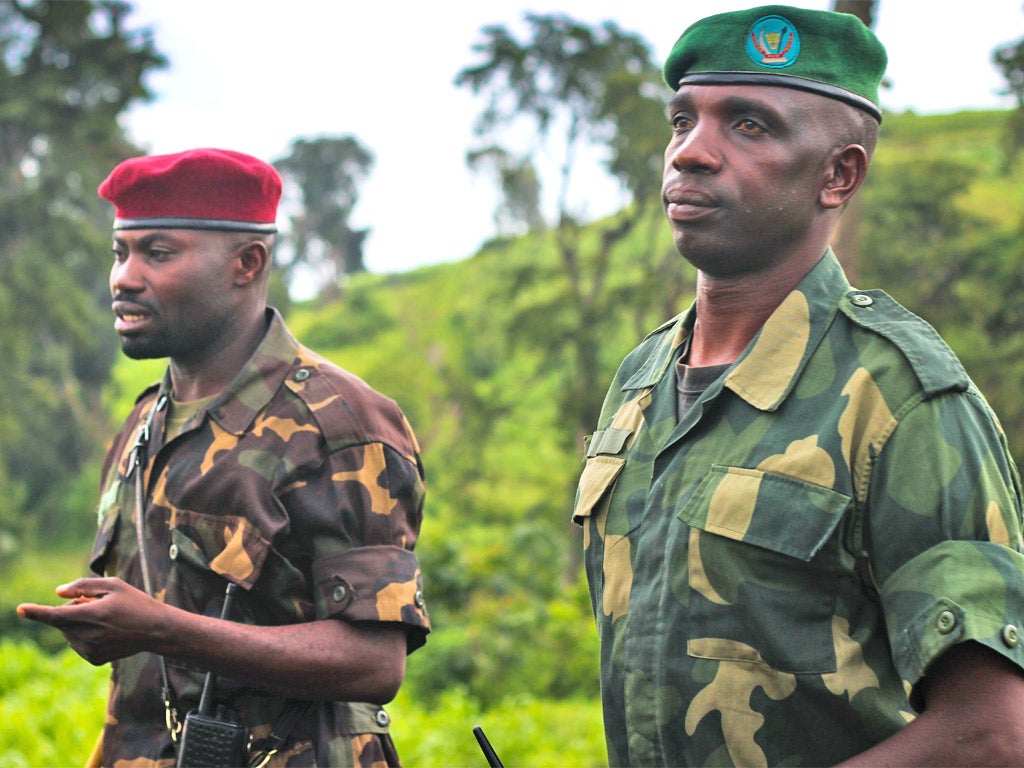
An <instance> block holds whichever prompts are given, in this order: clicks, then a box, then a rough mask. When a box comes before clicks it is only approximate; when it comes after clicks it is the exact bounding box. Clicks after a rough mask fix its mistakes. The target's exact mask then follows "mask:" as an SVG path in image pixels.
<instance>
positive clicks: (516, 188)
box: [466, 145, 544, 237]
mask: <svg viewBox="0 0 1024 768" xmlns="http://www.w3.org/2000/svg"><path fill="white" fill-rule="evenodd" d="M466 163H467V165H469V167H470V168H471V169H473V170H475V171H479V170H483V169H487V170H489V171H490V172H491V173H492V174H494V176H495V180H496V181H497V182H498V188H499V189H500V190H501V194H502V198H503V199H504V203H503V204H502V205H499V206H498V207H497V209H496V210H495V212H494V225H495V229H497V232H498V236H499V237H500V236H502V235H504V234H523V230H524V229H525V231H526V232H535V231H537V230H539V229H541V228H542V227H543V226H544V216H543V214H541V211H540V179H539V178H538V176H537V167H536V166H535V165H534V163H533V161H532V160H531V159H530V158H529V157H514V156H512V155H511V154H510V153H509V151H508V150H507V149H504V148H502V147H499V146H494V145H491V146H488V147H484V148H483V149H475V150H471V151H469V152H467V153H466Z"/></svg>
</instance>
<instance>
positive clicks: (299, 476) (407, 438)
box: [92, 310, 429, 768]
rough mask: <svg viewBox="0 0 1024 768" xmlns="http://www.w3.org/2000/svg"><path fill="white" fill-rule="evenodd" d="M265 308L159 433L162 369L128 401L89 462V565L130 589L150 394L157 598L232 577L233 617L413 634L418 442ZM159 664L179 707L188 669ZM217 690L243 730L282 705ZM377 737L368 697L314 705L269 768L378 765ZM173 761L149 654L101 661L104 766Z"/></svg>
mask: <svg viewBox="0 0 1024 768" xmlns="http://www.w3.org/2000/svg"><path fill="white" fill-rule="evenodd" d="M268 319H269V330H268V332H267V334H266V336H265V338H264V340H263V341H262V343H261V344H260V347H259V348H258V349H257V351H256V352H255V354H254V355H253V357H252V358H251V359H250V360H249V361H248V363H247V364H246V365H245V367H244V368H243V369H242V370H241V371H240V372H239V374H238V375H237V376H236V378H235V380H234V381H233V382H232V384H231V385H230V386H229V387H228V388H227V389H226V390H225V391H224V392H222V393H221V394H220V395H218V396H217V397H216V398H215V399H214V400H213V401H212V402H211V403H210V404H209V405H208V406H207V407H206V408H204V409H201V410H200V411H199V412H198V413H197V414H196V415H195V416H194V417H193V418H191V419H190V420H189V421H188V422H186V423H185V425H184V428H183V430H182V431H181V432H180V433H179V434H178V435H177V436H175V437H173V438H172V439H170V440H167V441H166V442H165V438H164V436H163V431H164V430H163V427H164V421H165V420H166V413H167V408H166V407H165V404H166V403H167V397H168V396H169V390H170V382H169V378H168V377H167V376H165V377H164V381H163V383H162V384H161V385H160V386H159V387H157V386H154V387H152V388H150V389H149V390H147V391H146V392H145V393H143V395H142V396H141V397H140V398H139V400H138V402H137V404H136V407H135V409H134V410H133V411H132V413H131V415H130V416H129V417H128V420H127V421H126V422H125V424H124V426H123V428H122V430H121V432H120V433H119V435H118V436H117V437H116V438H115V440H114V443H113V445H112V447H111V449H110V451H109V453H108V455H107V459H106V462H105V466H104V470H103V477H104V483H103V494H102V498H101V502H100V506H99V530H98V533H97V536H96V541H95V544H94V547H93V553H92V568H93V570H94V571H95V572H97V573H100V574H106V575H111V576H119V577H121V578H123V579H124V580H126V581H127V582H129V583H130V584H133V585H135V586H136V587H139V588H140V589H142V588H143V579H142V574H141V564H140V561H139V556H138V554H139V553H138V547H137V545H136V531H135V497H134V494H135V486H134V479H135V477H134V474H132V475H131V476H129V470H130V455H131V451H132V446H133V444H134V443H135V440H136V436H137V434H138V431H139V426H140V423H141V422H142V421H143V420H144V419H145V417H146V416H147V414H149V412H150V411H151V410H153V409H154V408H155V409H156V410H155V412H154V414H153V421H152V425H151V433H152V439H151V444H150V448H149V461H148V465H147V467H146V478H147V502H146V508H145V514H144V521H145V532H146V541H147V544H146V555H147V559H148V561H149V565H150V579H151V581H152V589H153V593H154V595H155V596H156V597H157V598H158V599H160V600H162V601H164V602H166V603H169V604H171V605H175V606H177V607H179V608H183V609H185V610H187V611H192V612H194V613H201V614H206V615H211V616H217V615H219V613H220V606H221V604H222V602H223V595H224V590H225V586H226V584H227V583H228V581H231V582H234V583H236V584H238V585H240V587H241V590H239V596H238V597H237V599H236V601H235V610H234V614H233V616H232V618H233V619H235V620H237V621H244V622H247V623H250V624H258V625H281V624H294V623H298V622H308V621H313V620H316V619H324V618H334V619H338V620H342V621H360V622H363V621H374V622H393V623H395V624H399V625H402V626H404V627H405V629H406V631H407V635H408V638H409V649H410V651H411V650H413V649H415V648H417V647H418V646H420V645H422V644H423V642H424V640H425V636H426V634H427V632H429V620H428V617H427V614H426V612H425V607H424V603H423V596H422V587H421V577H420V570H419V565H418V561H417V558H416V556H415V555H414V554H413V547H414V545H415V543H416V539H417V536H418V533H419V528H420V522H421V519H422V510H423V498H424V492H423V481H422V478H423V475H422V467H421V464H420V459H419V450H418V446H417V444H416V439H415V437H414V436H413V433H412V430H411V429H410V428H409V425H408V423H407V422H406V420H405V418H404V416H403V415H402V413H401V411H400V410H399V408H398V406H397V405H395V403H394V402H392V401H391V400H389V399H387V398H385V397H383V396H381V395H380V394H378V393H377V392H375V391H374V390H372V389H370V387H368V386H367V385H366V384H365V383H364V382H362V381H361V380H360V379H358V378H357V377H355V376H353V375H351V374H349V373H347V372H345V371H343V370H341V369H340V368H338V367H337V366H335V365H333V364H331V363H330V362H328V361H327V360H325V359H323V358H321V357H319V356H317V355H315V354H314V353H312V352H311V351H310V350H308V349H306V348H305V347H303V346H301V345H299V344H298V343H297V342H296V341H295V339H294V338H293V337H292V336H291V334H290V333H289V332H288V330H287V328H286V327H285V325H284V323H283V321H282V320H281V318H280V316H279V315H278V314H277V313H276V312H274V311H272V310H268ZM166 661H167V667H168V671H169V676H170V683H171V688H172V689H173V691H174V695H175V698H176V704H177V708H178V710H179V714H180V716H181V717H182V718H184V715H185V713H186V712H187V711H188V710H190V709H192V708H194V707H195V706H196V703H197V701H198V696H199V692H200V690H201V686H202V683H203V677H204V673H203V671H202V670H198V669H195V668H191V667H189V666H188V665H186V664H184V663H182V662H181V661H180V660H175V659H173V658H167V660H166ZM217 690H218V693H219V694H220V695H219V696H218V703H220V702H224V703H227V704H228V705H230V706H232V707H233V708H235V709H237V710H238V711H240V712H241V713H242V715H243V717H244V718H245V720H246V721H247V723H248V724H249V725H250V727H251V728H252V730H253V735H254V737H255V738H257V739H260V738H263V737H265V736H267V735H268V734H269V732H270V729H271V727H272V726H273V724H274V722H275V721H276V719H277V717H278V715H279V713H280V712H281V710H282V708H283V706H284V701H283V700H282V699H281V698H278V697H275V696H270V695H266V694H263V693H261V692H260V691H257V690H252V689H249V688H244V687H241V686H239V685H238V684H235V683H233V682H232V681H230V680H226V679H219V680H218V688H217ZM389 747H390V737H389V736H388V735H387V715H386V713H384V712H383V710H381V709H380V708H379V707H374V706H371V705H369V704H360V703H346V702H325V703H324V702H322V703H318V704H316V705H315V706H314V707H313V708H312V709H311V710H310V711H309V712H308V713H307V714H306V716H304V717H303V718H302V719H301V721H300V722H299V723H298V724H297V725H296V726H295V727H294V728H293V730H292V733H291V737H290V738H289V740H288V742H287V743H286V744H285V746H284V747H283V749H282V751H281V753H280V754H278V755H277V756H276V757H275V758H274V761H273V762H272V763H271V765H290V766H291V765H302V766H311V765H332V766H347V765H369V764H371V763H373V764H375V765H376V764H381V762H375V761H383V760H384V759H385V757H386V750H387V749H388V748H389ZM172 760H173V746H172V743H171V740H170V737H169V735H168V731H167V728H166V727H165V717H164V706H163V703H162V699H161V675H160V669H159V661H158V657H156V656H154V655H152V654H146V653H143V654H136V655H134V656H130V657H128V658H125V659H121V660H119V661H117V662H115V663H114V664H113V673H112V679H111V694H110V700H109V704H108V712H107V722H106V727H105V734H104V762H103V765H105V766H107V768H117V766H127V765H131V766H133V768H141V767H142V766H152V765H156V764H160V765H164V766H166V765H169V764H171V762H172Z"/></svg>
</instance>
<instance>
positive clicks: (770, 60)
mask: <svg viewBox="0 0 1024 768" xmlns="http://www.w3.org/2000/svg"><path fill="white" fill-rule="evenodd" d="M799 55H800V34H799V33H798V32H797V31H796V27H795V26H793V22H791V21H790V20H789V19H787V18H785V17H783V16H762V17H761V18H760V19H758V20H757V21H755V22H754V23H753V24H752V25H751V27H750V32H749V33H747V56H749V57H750V60H751V61H752V62H754V63H755V64H757V65H758V66H761V67H769V68H771V69H781V68H782V67H788V66H789V65H790V64H792V63H793V62H794V61H796V57H797V56H799Z"/></svg>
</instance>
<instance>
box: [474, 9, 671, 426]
mask: <svg viewBox="0 0 1024 768" xmlns="http://www.w3.org/2000/svg"><path fill="white" fill-rule="evenodd" d="M524 18H525V22H526V26H527V28H528V34H527V36H526V39H524V40H519V39H517V38H516V37H515V36H514V35H513V34H512V32H510V31H509V29H507V28H506V27H505V26H503V25H492V26H487V27H485V28H484V29H483V30H482V34H483V40H482V41H481V42H479V43H477V44H476V45H474V46H473V50H474V51H475V52H476V53H477V54H479V55H480V56H481V58H482V60H481V61H480V62H479V63H476V64H473V65H471V66H467V67H465V68H464V69H462V70H461V71H460V72H459V73H458V75H457V77H456V80H455V82H456V84H457V85H459V86H464V87H467V88H469V89H470V90H471V91H472V92H473V93H474V94H477V95H480V96H483V97H484V99H485V106H484V108H483V110H482V111H481V113H480V115H479V117H478V119H477V122H476V127H475V130H476V133H477V135H479V136H480V137H481V138H483V139H485V140H486V141H487V145H486V146H488V147H501V150H500V151H501V152H502V153H503V154H502V157H505V158H509V160H507V161H506V162H507V166H508V167H512V168H516V167H523V166H524V163H525V162H526V161H527V159H529V158H532V157H533V156H534V155H535V154H536V153H537V152H538V151H541V152H544V153H546V154H547V155H548V156H550V157H551V158H553V165H554V166H555V175H556V178H557V193H556V195H555V203H554V217H553V222H552V230H551V232H552V237H553V238H554V242H555V245H556V250H557V252H558V256H559V260H560V267H561V276H562V280H563V290H562V291H561V292H560V293H559V294H558V295H557V296H554V297H551V296H549V297H548V298H549V299H550V301H549V302H546V303H545V304H538V305H534V306H532V307H531V306H524V307H523V308H522V311H523V312H524V315H528V314H533V315H535V316H536V317H537V321H538V322H541V323H543V322H545V321H551V320H553V319H554V318H553V316H552V315H551V314H550V313H549V312H548V310H549V309H550V303H552V302H553V303H554V304H557V305H558V306H560V307H562V308H563V309H564V310H565V311H563V312H560V313H559V315H560V317H561V320H560V322H564V324H565V325H564V333H566V334H568V336H569V337H570V338H573V339H574V344H573V345H572V349H571V359H570V360H568V361H556V360H553V361H552V362H560V363H561V365H562V367H563V368H564V369H565V370H566V373H567V376H566V379H567V381H566V388H565V390H564V391H565V395H564V401H565V402H564V406H565V409H566V410H565V412H566V413H567V415H568V418H569V421H570V424H571V426H572V430H573V431H574V433H575V434H576V435H577V437H578V438H579V440H580V442H581V443H582V436H583V435H584V434H585V433H587V432H589V431H590V430H592V429H593V427H594V424H595V423H596V420H597V416H598V412H599V410H600V403H601V391H602V390H603V386H604V383H605V382H603V381H602V380H601V379H602V376H601V374H602V373H603V371H602V370H601V366H600V365H599V354H598V353H599V346H600V337H601V332H600V326H601V319H602V317H603V316H604V315H605V314H606V313H607V312H608V311H609V307H608V306H607V303H606V302H607V300H608V298H609V294H608V292H607V284H606V278H607V276H608V268H609V264H610V260H611V255H612V251H613V249H614V246H615V245H616V244H618V243H619V242H620V241H621V240H622V239H623V238H624V237H625V236H626V235H627V234H628V233H629V232H630V231H631V230H632V229H633V228H634V227H635V226H636V225H637V223H638V222H639V221H640V220H641V218H642V216H643V215H644V213H646V211H647V209H648V207H649V206H650V205H651V204H652V203H653V202H655V201H657V200H659V199H660V194H659V189H660V183H659V173H660V156H661V152H662V149H663V147H664V142H665V137H666V135H667V134H666V131H667V128H666V126H665V120H664V100H663V98H662V96H663V94H664V86H662V85H661V84H660V74H659V71H658V69H657V67H655V66H654V65H653V64H652V62H651V54H650V49H649V46H648V45H647V43H646V42H645V41H644V40H643V39H642V38H641V37H639V36H638V35H636V34H633V33H629V32H625V31H623V30H621V29H620V28H619V27H618V26H617V25H616V24H615V23H614V22H611V21H606V22H603V23H602V24H600V25H598V26H597V27H596V28H595V27H590V26H588V25H586V24H582V23H580V22H577V21H574V20H573V19H571V18H569V17H567V16H565V15H561V14H555V15H538V14H533V13H528V14H526V15H525V17H524ZM524 124H525V125H526V127H527V129H528V132H529V135H530V137H531V138H530V146H528V147H527V148H526V149H525V151H520V152H518V153H517V152H516V151H515V150H513V149H510V148H508V147H502V145H501V143H500V142H501V140H502V139H505V138H509V135H510V134H514V133H515V131H516V130H517V129H520V128H522V127H523V125H524ZM595 148H596V149H600V150H603V153H604V155H605V160H604V167H605V171H606V172H607V173H608V174H610V175H611V176H612V178H614V179H615V180H616V181H617V182H618V184H619V185H620V188H621V189H622V191H623V193H624V195H625V197H626V198H627V203H628V204H627V205H626V206H625V207H624V208H623V209H622V210H621V211H620V212H619V213H618V214H616V215H614V216H612V217H610V219H609V220H608V221H607V222H606V223H605V224H603V225H602V226H601V228H600V234H599V236H598V238H597V241H596V243H593V244H592V243H591V242H589V241H587V242H585V241H584V240H583V238H582V237H581V233H582V227H581V221H580V216H579V215H578V213H577V209H576V207H575V206H574V202H573V198H572V195H571V181H572V178H573V175H574V173H575V171H576V170H577V168H576V163H577V160H578V158H579V157H580V155H581V152H583V151H584V150H585V149H595ZM492 151H494V150H492ZM470 157H471V158H472V157H474V154H473V153H472V152H471V153H470ZM530 167H533V168H538V166H537V165H536V164H534V165H531V166H530ZM538 170H541V169H538ZM549 175H550V174H549ZM643 257H644V256H643V255H639V256H638V258H643ZM523 319H524V322H525V323H526V324H527V325H528V324H529V323H530V319H529V318H528V317H525V316H524V318H523ZM534 338H536V340H537V341H538V343H541V344H543V343H544V340H545V339H552V335H551V334H550V333H545V334H541V335H540V336H539V337H534ZM556 349H558V350H560V349H561V347H560V346H557V345H551V346H550V347H549V351H550V352H552V353H553V354H557V352H556Z"/></svg>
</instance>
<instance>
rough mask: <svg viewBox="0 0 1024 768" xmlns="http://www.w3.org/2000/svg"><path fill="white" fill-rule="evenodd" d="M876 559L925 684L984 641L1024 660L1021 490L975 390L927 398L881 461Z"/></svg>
mask: <svg viewBox="0 0 1024 768" xmlns="http://www.w3.org/2000/svg"><path fill="white" fill-rule="evenodd" d="M867 521H868V522H867V525H868V535H867V537H866V541H867V543H868V547H869V552H868V556H869V558H870V561H871V567H872V573H873V574H874V576H875V580H876V583H877V584H878V585H879V592H880V596H881V601H882V607H883V610H884V613H885V620H886V625H887V630H888V634H889V641H890V646H891V648H892V653H893V661H894V663H895V665H896V668H897V670H898V671H899V673H900V675H901V676H902V677H903V678H904V680H906V681H907V682H909V683H910V684H911V685H916V684H917V683H918V682H919V681H920V679H921V678H922V677H923V676H924V674H925V672H926V670H927V669H928V667H929V665H930V664H931V663H932V662H933V661H934V660H935V659H936V658H938V656H939V655H941V654H942V653H943V652H944V651H946V650H948V649H949V648H950V647H951V646H953V645H955V644H957V643H961V642H965V641H967V640H974V641H977V642H980V643H982V644H984V645H986V646H988V647H990V648H992V649H993V650H995V651H997V652H998V653H1000V654H1002V655H1004V656H1006V657H1007V658H1009V659H1010V660H1012V661H1013V662H1014V663H1016V664H1017V665H1019V666H1021V667H1022V668H1024V648H1022V643H1021V639H1020V638H1019V637H1018V635H1019V633H1020V631H1021V630H1022V629H1024V556H1022V554H1021V550H1022V543H1021V493H1020V480H1019V476H1018V474H1017V470H1016V467H1015V466H1014V464H1013V461H1012V459H1011V458H1010V455H1009V451H1008V449H1007V446H1006V440H1005V436H1004V435H1003V433H1002V430H1001V428H1000V427H999V424H998V422H997V421H996V419H995V416H994V415H993V414H992V413H991V411H990V410H989V408H988V406H987V404H986V403H985V401H984V400H983V399H982V398H981V396H980V395H978V394H977V393H976V392H974V391H968V392H966V393H961V392H956V393H946V394H944V395H941V396H939V397H935V398H932V399H927V400H924V401H922V402H920V403H918V404H917V405H915V406H914V407H913V408H912V409H910V410H909V412H908V413H907V414H906V415H905V416H904V417H903V418H902V419H901V420H900V423H899V426H898V427H897V428H896V430H895V431H894V432H893V435H892V437H891V438H890V440H889V442H888V443H887V444H886V445H885V447H884V448H883V449H882V451H881V453H880V454H879V456H878V457H877V462H876V468H875V471H874V472H873V473H872V481H871V489H870V492H869V500H868V512H867Z"/></svg>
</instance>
